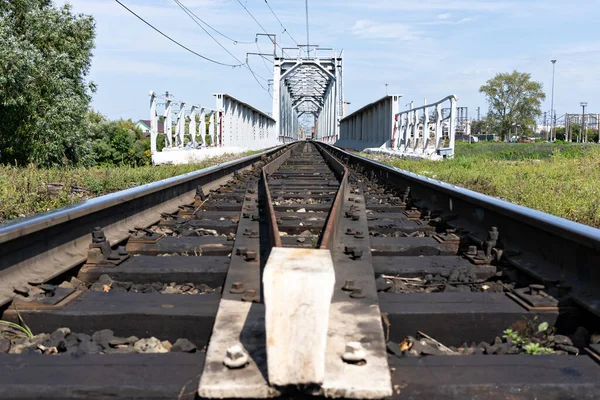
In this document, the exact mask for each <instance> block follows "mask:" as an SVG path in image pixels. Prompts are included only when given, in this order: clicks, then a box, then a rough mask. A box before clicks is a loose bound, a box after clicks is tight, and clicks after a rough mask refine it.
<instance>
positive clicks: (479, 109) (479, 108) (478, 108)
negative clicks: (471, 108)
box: [477, 107, 481, 121]
mask: <svg viewBox="0 0 600 400" xmlns="http://www.w3.org/2000/svg"><path fill="white" fill-rule="evenodd" d="M480 111H481V107H477V121H481V119H480V118H479V112H480Z"/></svg>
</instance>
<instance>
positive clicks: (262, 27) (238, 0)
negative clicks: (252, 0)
mask: <svg viewBox="0 0 600 400" xmlns="http://www.w3.org/2000/svg"><path fill="white" fill-rule="evenodd" d="M237 2H238V3H240V6H242V7H243V8H244V10H246V12H247V13H248V15H250V16H251V17H252V19H253V20H254V22H256V23H257V24H258V26H260V29H262V30H263V32H264V33H266V34H267V36H268V35H270V34H269V32H267V30H266V29H265V27H264V26H262V24H261V23H260V22H258V20H257V19H256V18H255V17H254V15H252V13H251V12H250V10H248V8H247V7H246V6H245V5H244V4H242V2H241V1H240V0H237ZM269 39H271V37H270V36H269ZM271 42H273V43H274V44H275V45H276V46H277V47H279V48H280V49H281V47H280V46H279V44H278V43H277V42H276V41H274V40H273V39H271Z"/></svg>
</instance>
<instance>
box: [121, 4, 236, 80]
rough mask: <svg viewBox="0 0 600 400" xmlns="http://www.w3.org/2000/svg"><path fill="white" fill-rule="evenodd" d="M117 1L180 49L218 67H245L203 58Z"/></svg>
mask: <svg viewBox="0 0 600 400" xmlns="http://www.w3.org/2000/svg"><path fill="white" fill-rule="evenodd" d="M115 1H116V2H117V3H119V4H120V5H121V7H123V8H125V9H126V10H127V11H129V12H130V13H131V14H133V15H135V16H136V17H137V18H138V19H139V20H140V21H142V22H143V23H145V24H146V25H148V26H149V27H150V28H152V29H154V30H155V31H156V32H158V33H160V34H161V35H162V36H164V37H165V38H167V39H169V40H170V41H171V42H173V43H175V44H176V45H177V46H179V47H181V48H183V49H185V50H187V51H189V52H190V53H192V54H194V55H196V56H198V57H200V58H202V59H204V60H206V61H209V62H211V63H214V64H218V65H223V66H225V67H233V68H236V67H241V66H243V65H244V63H241V62H240V64H227V63H224V62H220V61H217V60H213V59H212V58H209V57H206V56H203V55H202V54H200V53H198V52H196V51H194V50H192V49H190V48H189V47H187V46H185V45H183V44H181V43H179V42H178V41H177V40H175V39H173V38H171V37H170V36H169V35H167V34H166V33H164V32H162V31H161V30H160V29H158V28H156V27H155V26H154V25H152V24H151V23H150V22H148V21H146V20H145V19H144V18H142V17H140V16H139V15H138V14H136V13H135V11H133V10H132V9H130V8H129V7H127V6H126V5H125V4H123V3H121V2H120V1H119V0H115ZM238 61H239V60H238Z"/></svg>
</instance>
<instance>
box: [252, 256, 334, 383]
mask: <svg viewBox="0 0 600 400" xmlns="http://www.w3.org/2000/svg"><path fill="white" fill-rule="evenodd" d="M334 284H335V273H334V269H333V260H332V259H331V254H330V252H329V250H319V249H289V248H274V249H272V250H271V254H270V256H269V260H268V261H267V265H266V267H265V271H264V276H263V288H264V289H263V290H264V294H265V324H266V337H267V366H268V371H269V383H270V384H271V385H276V386H287V385H315V384H318V385H320V384H322V383H323V379H324V377H325V349H326V345H327V327H328V324H329V307H330V304H331V296H332V295H333V288H334ZM284 299H285V300H284ZM283 300H284V301H283Z"/></svg>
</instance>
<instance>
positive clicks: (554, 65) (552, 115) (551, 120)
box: [550, 60, 556, 141]
mask: <svg viewBox="0 0 600 400" xmlns="http://www.w3.org/2000/svg"><path fill="white" fill-rule="evenodd" d="M550 62H551V63H552V101H551V102H550V123H552V122H553V121H554V124H553V125H552V129H550V141H552V133H553V132H554V140H556V113H555V112H554V69H555V67H556V60H550Z"/></svg>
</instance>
